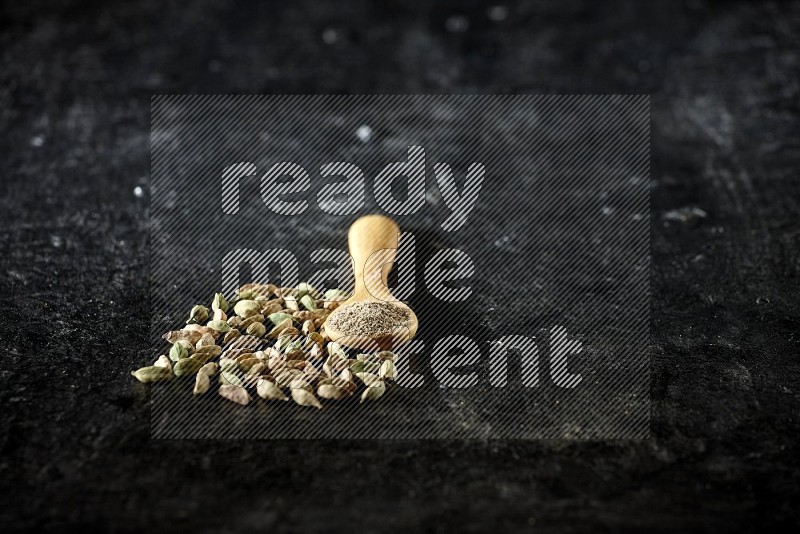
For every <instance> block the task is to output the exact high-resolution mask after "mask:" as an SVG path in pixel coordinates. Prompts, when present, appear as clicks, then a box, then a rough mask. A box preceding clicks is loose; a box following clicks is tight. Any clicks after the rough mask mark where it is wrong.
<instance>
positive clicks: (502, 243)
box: [494, 235, 511, 249]
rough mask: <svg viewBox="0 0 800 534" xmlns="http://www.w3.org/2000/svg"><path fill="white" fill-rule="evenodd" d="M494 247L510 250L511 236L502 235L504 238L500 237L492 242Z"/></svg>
mask: <svg viewBox="0 0 800 534" xmlns="http://www.w3.org/2000/svg"><path fill="white" fill-rule="evenodd" d="M494 246H496V247H498V248H505V249H510V248H511V236H509V235H504V236H502V237H500V238H498V239H495V240H494Z"/></svg>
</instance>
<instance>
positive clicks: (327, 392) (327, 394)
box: [317, 384, 350, 400]
mask: <svg viewBox="0 0 800 534" xmlns="http://www.w3.org/2000/svg"><path fill="white" fill-rule="evenodd" d="M317 395H319V396H320V397H322V398H323V399H332V400H338V399H343V398H345V397H347V396H349V395H350V393H348V391H347V390H346V389H344V388H342V387H338V386H335V385H333V384H322V385H320V386H319V387H318V388H317Z"/></svg>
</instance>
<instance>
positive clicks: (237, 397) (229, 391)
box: [219, 384, 250, 406]
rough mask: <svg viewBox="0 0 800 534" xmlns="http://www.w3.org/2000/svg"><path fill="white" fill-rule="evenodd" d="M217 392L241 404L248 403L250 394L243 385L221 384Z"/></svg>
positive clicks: (245, 404)
mask: <svg viewBox="0 0 800 534" xmlns="http://www.w3.org/2000/svg"><path fill="white" fill-rule="evenodd" d="M219 394H220V396H222V397H224V398H226V399H228V400H229V401H231V402H235V403H236V404H241V405H242V406H247V405H248V404H250V395H249V394H248V393H247V391H246V390H245V389H244V388H243V387H240V386H234V385H231V384H222V385H221V386H220V387H219Z"/></svg>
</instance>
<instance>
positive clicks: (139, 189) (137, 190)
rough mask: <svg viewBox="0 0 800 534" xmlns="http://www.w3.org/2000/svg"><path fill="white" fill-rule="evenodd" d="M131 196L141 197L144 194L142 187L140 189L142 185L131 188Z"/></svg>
mask: <svg viewBox="0 0 800 534" xmlns="http://www.w3.org/2000/svg"><path fill="white" fill-rule="evenodd" d="M133 196H135V197H136V198H142V197H143V196H144V189H142V186H140V185H137V186H136V187H134V188H133Z"/></svg>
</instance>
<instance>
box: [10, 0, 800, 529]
mask: <svg viewBox="0 0 800 534" xmlns="http://www.w3.org/2000/svg"><path fill="white" fill-rule="evenodd" d="M497 4H500V5H504V6H506V7H507V9H508V13H507V17H506V18H505V20H501V21H493V20H491V18H490V17H489V16H488V11H487V10H488V8H489V6H490V5H491V4H484V3H477V2H458V3H456V2H439V3H436V4H435V5H434V4H432V3H431V4H428V5H426V4H423V3H419V2H410V1H407V2H397V1H392V2H380V3H378V2H366V1H362V2H358V1H353V2H346V3H342V2H335V3H334V2H331V3H330V5H323V4H322V3H321V2H310V1H305V2H302V1H301V2H294V3H291V4H287V5H286V6H279V5H278V4H276V3H271V2H267V3H263V4H259V5H258V6H255V5H250V4H249V3H244V2H242V3H233V2H227V3H225V2H210V1H209V2H202V3H193V4H189V3H188V2H177V3H170V6H167V5H166V3H165V2H156V1H153V2H147V3H138V4H127V3H126V4H122V3H117V2H100V1H95V2H74V3H58V4H56V3H52V2H39V1H26V2H19V3H16V2H15V3H12V2H4V7H3V11H2V28H3V30H2V36H1V37H0V39H1V45H0V57H2V70H1V71H0V79H1V80H2V83H0V121H1V122H0V124H1V125H2V130H1V131H2V135H0V154H2V157H1V159H0V166H1V167H0V176H2V178H0V184H1V185H2V187H1V188H0V202H1V203H2V204H1V206H2V210H1V211H0V223H1V224H0V236H2V237H1V238H0V243H1V244H2V250H0V262H1V263H0V267H1V268H2V278H0V294H1V295H2V302H3V305H2V313H3V315H2V320H1V321H0V334H2V339H3V340H4V350H3V351H2V356H0V403H1V404H0V405H2V416H0V451H2V455H0V505H1V506H0V525H1V526H2V527H3V529H4V530H5V531H8V530H34V529H36V530H56V531H62V530H66V529H67V528H68V527H78V528H82V529H83V530H84V531H95V530H97V531H101V530H102V531H107V530H116V531H133V530H143V529H145V528H148V529H150V530H156V531H163V530H177V529H185V528H191V529H193V530H196V531H199V530H208V531H214V532H219V531H244V530H251V529H261V530H265V529H270V530H271V531H274V532H284V531H306V532H316V531H320V532H325V531H334V530H344V529H349V530H354V529H355V530H356V531H375V532H378V531H394V530H416V531H426V532H427V531H449V530H461V531H485V530H489V529H494V530H498V531H537V530H539V531H555V532H579V531H598V530H599V531H621V530H630V531H633V530H637V531H638V530H642V529H650V530H665V531H667V530H668V531H674V530H677V529H681V530H715V531H735V530H750V531H755V530H763V529H765V528H767V527H775V526H778V525H783V526H789V525H796V523H797V519H798V513H797V502H798V497H800V491H798V487H797V486H798V482H800V456H798V451H797V443H798V440H797V436H798V435H800V428H799V427H800V424H798V406H799V404H798V395H799V394H800V384H799V383H798V378H800V376H799V374H800V365H798V356H799V355H800V354H799V351H798V342H799V341H800V334H799V333H798V331H800V311H799V310H800V308H799V307H798V302H797V295H798V289H800V288H798V274H799V273H798V271H799V270H800V269H799V266H800V219H799V218H798V213H800V200H799V199H800V177H799V176H800V175H799V174H798V172H797V169H798V163H800V142H799V141H798V140H799V139H800V136H798V122H797V119H798V103H799V102H800V77H799V76H798V73H800V51H799V50H798V45H799V44H800V5H798V4H797V3H758V4H742V3H735V4H734V3H727V4H724V5H711V4H709V3H707V2H702V1H691V2H686V3H680V2H670V3H667V2H664V3H652V2H631V3H601V2H595V1H581V2H578V1H570V0H563V1H559V2H552V3H539V2H520V3H513V2H505V1H498V2H497ZM493 13H495V14H496V13H497V11H494V12H493ZM454 16H455V17H456V18H453V17H454ZM458 17H464V18H463V19H462V18H458ZM465 20H466V21H467V22H468V28H466V29H465V31H451V30H459V29H463V26H464V24H463V22H464V21H465ZM448 21H449V22H448ZM323 36H326V37H327V38H328V39H327V40H328V41H330V43H326V42H325V40H324V39H323ZM232 92H233V93H235V92H239V93H376V92H377V93H450V92H453V93H493V92H499V93H505V92H509V93H650V94H652V126H653V134H652V178H653V181H654V189H653V196H652V212H653V217H652V254H653V269H652V291H653V301H652V401H653V407H652V436H653V437H652V439H651V440H650V441H647V442H639V443H630V442H590V443H577V442H524V441H520V442H513V441H512V442H496V441H488V442H435V441H426V442H369V441H365V442H341V441H315V442H297V441H294V442H291V441H290V442H256V441H244V442H237V441H191V442H182V441H151V440H150V439H149V433H150V426H149V416H148V402H147V399H148V390H147V389H146V388H144V387H138V386H137V385H135V384H132V383H131V379H130V376H129V375H128V372H129V370H130V369H132V368H135V367H138V366H139V365H140V364H141V362H142V361H143V360H144V359H146V357H147V354H146V352H145V351H144V350H142V349H141V348H142V347H145V346H146V343H147V336H148V327H149V322H150V318H149V316H148V309H149V304H148V298H149V289H148V261H149V252H148V251H149V244H148V226H147V225H148V205H149V200H148V198H147V185H148V172H149V152H148V151H149V142H148V136H149V100H150V96H151V95H152V94H154V93H232ZM137 186H141V187H143V188H144V195H143V196H141V197H138V196H136V195H134V193H133V191H134V188H135V187H137ZM692 208H696V209H695V210H694V211H692ZM676 210H684V211H676Z"/></svg>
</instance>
